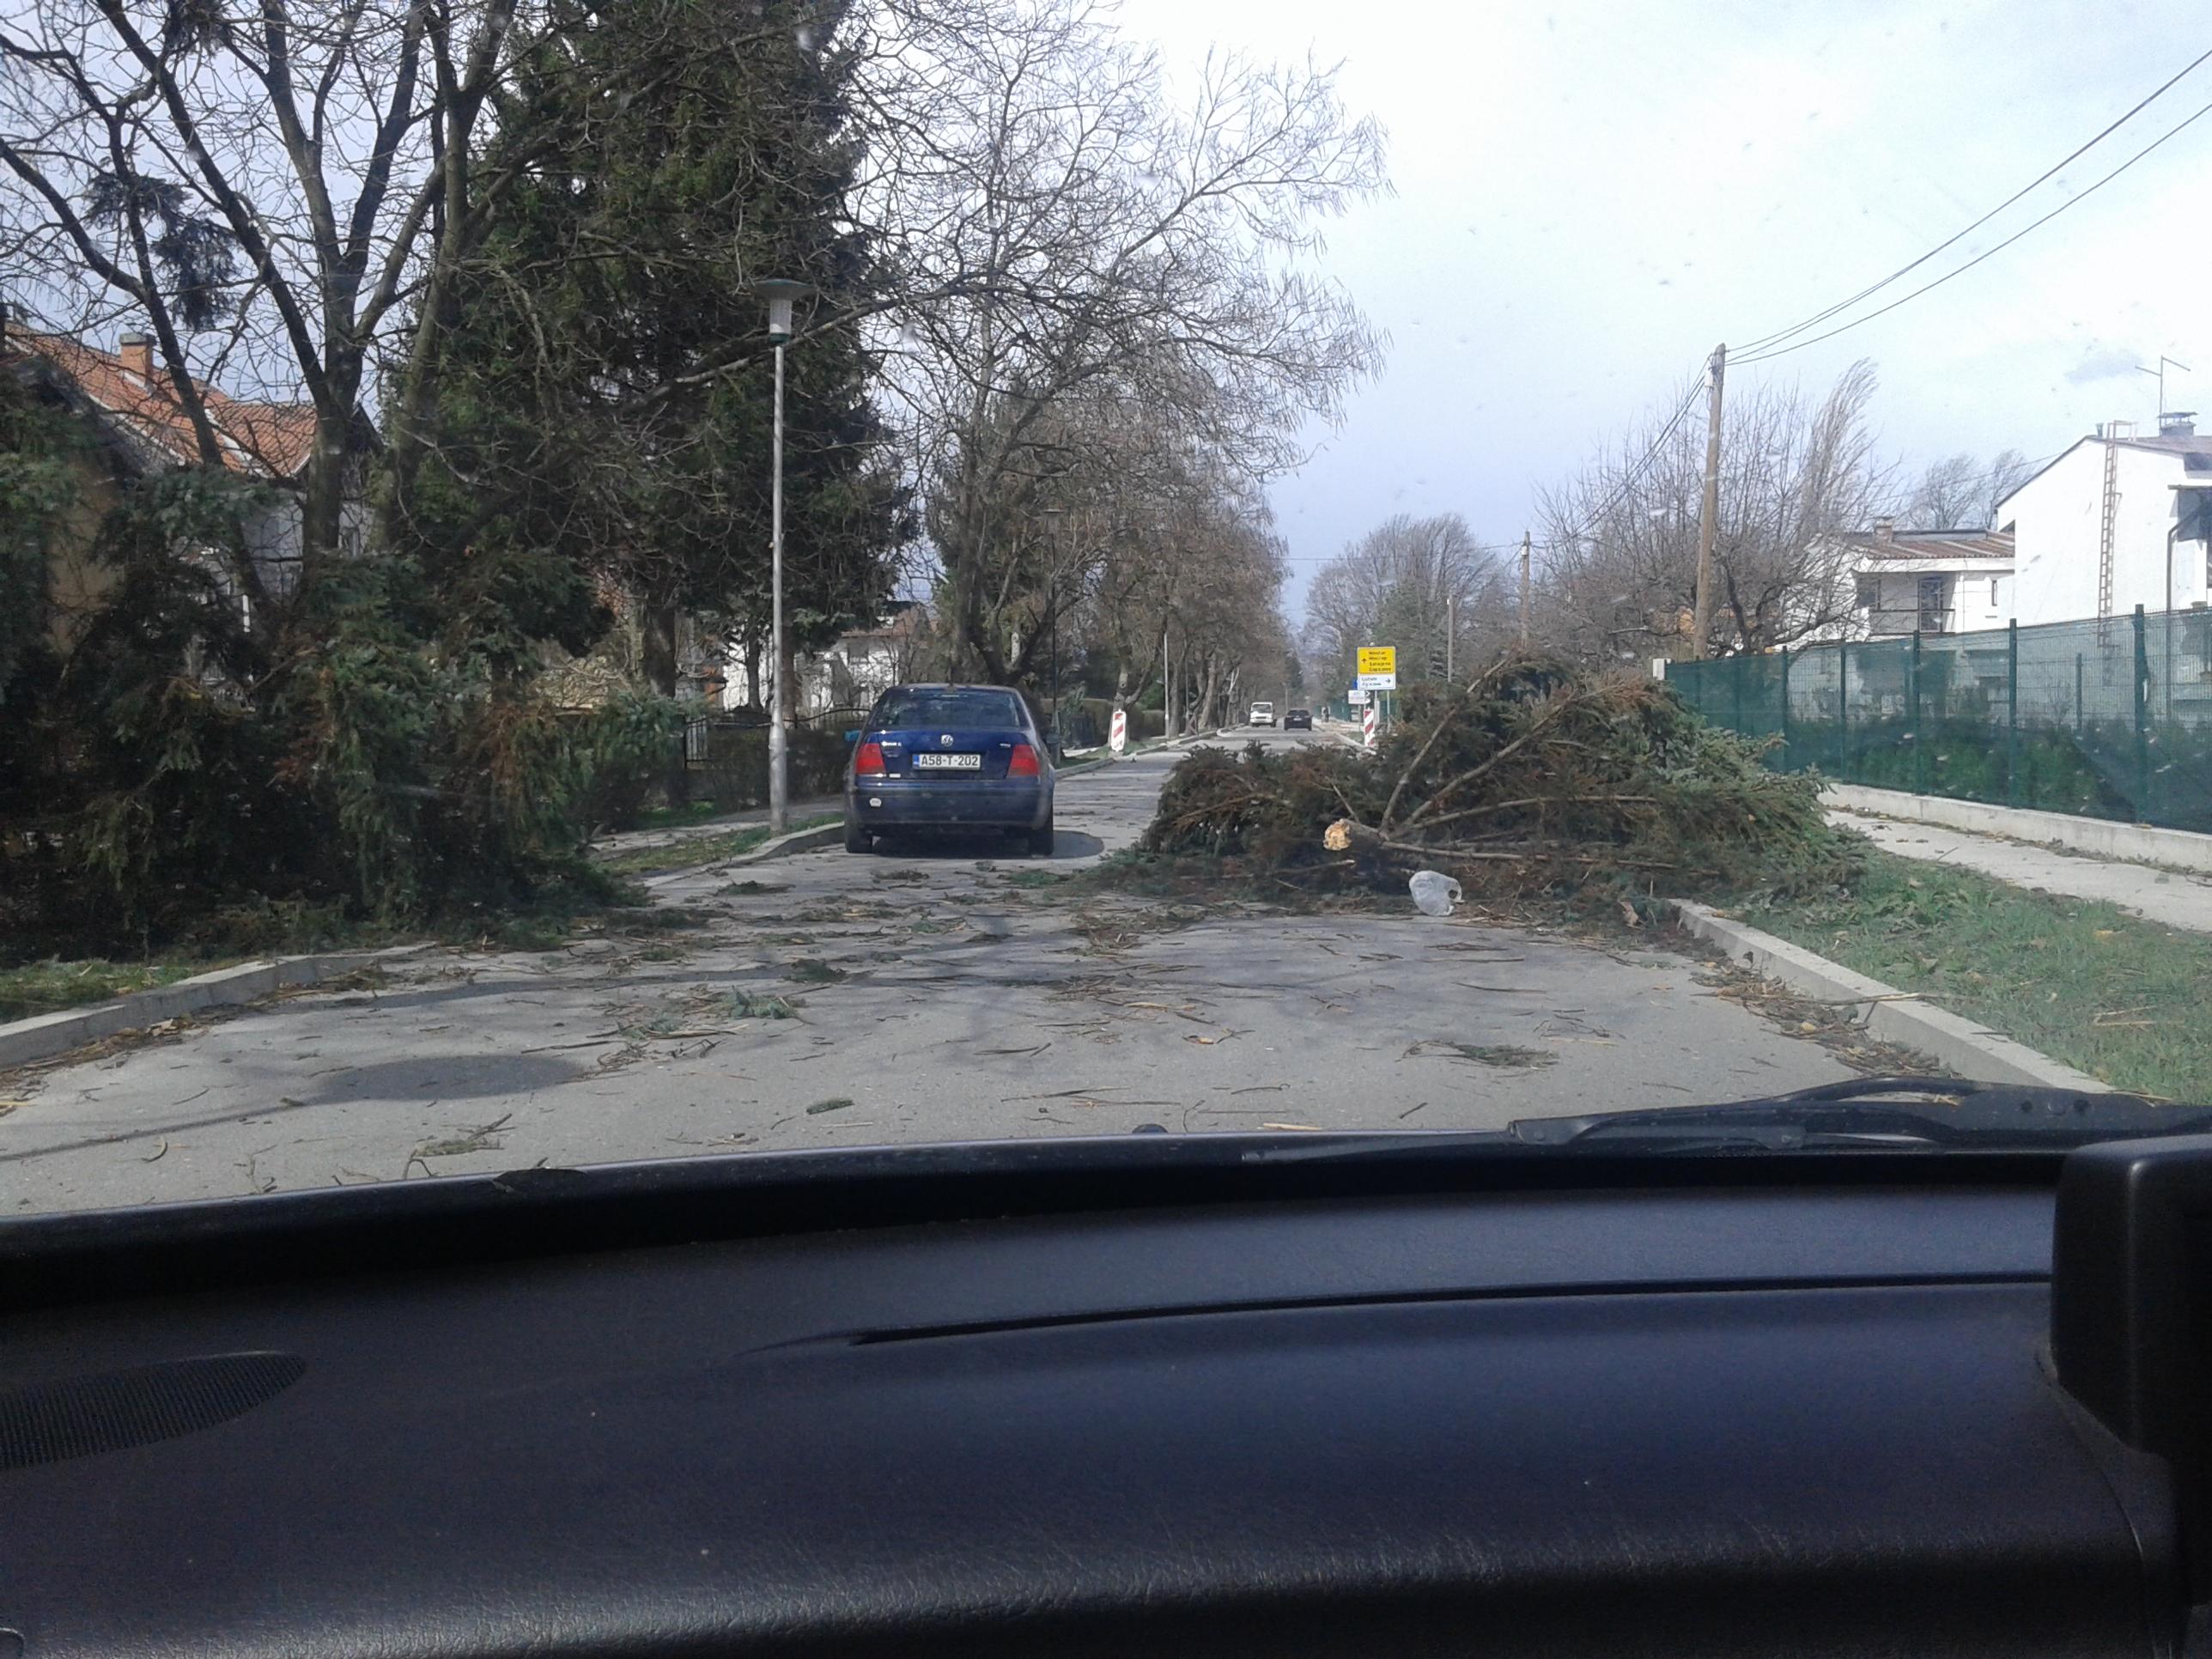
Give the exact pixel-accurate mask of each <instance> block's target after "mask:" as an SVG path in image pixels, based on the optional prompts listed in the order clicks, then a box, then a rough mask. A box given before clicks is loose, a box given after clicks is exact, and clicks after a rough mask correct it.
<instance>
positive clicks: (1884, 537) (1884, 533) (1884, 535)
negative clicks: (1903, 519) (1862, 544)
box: [1874, 519, 1897, 547]
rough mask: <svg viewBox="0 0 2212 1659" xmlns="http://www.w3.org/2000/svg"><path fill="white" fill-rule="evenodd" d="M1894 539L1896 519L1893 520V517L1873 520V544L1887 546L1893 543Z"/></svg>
mask: <svg viewBox="0 0 2212 1659" xmlns="http://www.w3.org/2000/svg"><path fill="white" fill-rule="evenodd" d="M1896 540H1897V520H1894V519H1876V520H1875V521H1874V544H1875V546H1876V547H1888V546H1891V545H1893V544H1894V543H1895V542H1896Z"/></svg>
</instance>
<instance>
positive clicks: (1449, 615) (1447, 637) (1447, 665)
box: [1444, 593, 2172, 685]
mask: <svg viewBox="0 0 2212 1659" xmlns="http://www.w3.org/2000/svg"><path fill="white" fill-rule="evenodd" d="M2166 608H2167V609H2168V610H2172V605H2168V606H2167V607H2166ZM1458 632H1459V595H1458V594H1456V593H1447V594H1445V595H1444V684H1446V685H1449V684H1452V683H1453V675H1452V636H1453V635H1455V634H1456V633H1458Z"/></svg>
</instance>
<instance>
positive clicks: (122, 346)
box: [115, 333, 154, 382]
mask: <svg viewBox="0 0 2212 1659" xmlns="http://www.w3.org/2000/svg"><path fill="white" fill-rule="evenodd" d="M115 344H116V355H117V356H120V357H121V358H122V359H123V367H124V368H127V369H129V370H130V371H131V373H132V374H136V375H137V377H138V378H139V379H140V380H146V381H149V382H150V381H151V380H153V378H154V343H153V342H152V341H151V340H149V339H148V338H147V337H145V336H144V335H143V334H137V333H132V334H126V335H125V336H124V337H122V338H121V339H119V340H118V341H117V342H116V343H115Z"/></svg>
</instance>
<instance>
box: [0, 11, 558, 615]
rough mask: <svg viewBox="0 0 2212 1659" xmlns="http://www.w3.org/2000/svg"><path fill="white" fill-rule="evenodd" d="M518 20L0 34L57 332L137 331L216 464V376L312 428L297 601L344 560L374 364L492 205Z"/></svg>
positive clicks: (35, 277)
mask: <svg viewBox="0 0 2212 1659" xmlns="http://www.w3.org/2000/svg"><path fill="white" fill-rule="evenodd" d="M515 3H516V0H342V3H338V4H336V5H332V6H329V7H315V8H307V9H301V8H299V7H297V6H296V5H295V4H294V3H293V0H254V3H252V4H250V5H249V4H246V3H245V0H176V3H167V0H33V3H32V4H31V5H30V6H29V7H28V8H27V9H25V10H23V11H21V12H20V13H18V14H17V15H16V17H15V21H11V22H9V24H7V25H5V26H0V180H4V185H0V218H4V221H5V222H7V223H8V224H9V226H10V228H11V235H12V240H11V246H10V248H9V252H10V255H11V258H13V259H14V260H15V261H19V262H20V264H21V269H22V270H23V272H24V277H25V279H26V280H27V283H28V284H29V285H31V286H32V287H33V288H34V289H35V290H36V293H37V295H38V296H39V298H40V301H42V304H41V306H40V309H41V310H42V311H45V312H47V313H58V319H59V320H60V321H61V322H62V323H63V324H64V326H68V327H70V328H72V329H73V330H74V329H81V328H83V327H85V326H87V325H91V324H94V323H96V322H97V321H99V320H100V319H102V318H110V319H112V318H115V317H118V316H128V317H133V318H140V319H143V320H144V321H145V323H146V325H147V326H148V327H149V329H150V331H151V332H152V334H153V336H154V340H155V347H156V349H157V350H158V352H159V356H160V362H161V368H162V369H163V371H164V372H165V374H166V376H167V383H168V385H169V386H170V387H171V388H172V389H173V392H174V394H175V396H176V398H177V400H178V402H179V404H180V405H181V407H182V408H183V409H184V410H185V411H186V413H187V415H188V416H189V418H190V420H191V424H192V428H193V430H194V432H195V434H196V436H197V442H198V446H199V450H200V454H201V458H202V459H203V460H204V462H206V463H207V464H209V465H220V464H222V461H223V460H224V459H225V458H224V454H223V443H222V438H221V437H219V436H218V435H217V433H216V430H215V428H214V427H213V425H212V423H211V422H210V421H209V419H208V417H207V414H206V410H205V399H204V395H203V392H202V388H203V387H204V386H206V385H207V384H209V383H210V381H211V380H212V379H213V378H214V377H215V376H216V375H217V374H222V375H224V376H225V378H227V379H229V380H232V381H233V382H234V384H235V383H237V382H239V381H240V380H244V381H247V382H251V383H253V388H254V389H260V388H267V389H269V390H270V391H272V392H274V393H275V394H276V396H278V397H280V398H300V399H302V400H304V401H305V402H306V403H307V404H308V405H309V406H310V408H311V409H312V410H313V422H314V442H313V453H312V457H311V459H310V460H309V462H308V464H307V469H306V473H305V483H304V488H303V491H302V500H301V574H302V580H303V583H305V582H311V581H312V580H313V574H314V573H315V570H316V568H318V566H319V563H320V562H322V561H323V560H325V559H326V558H327V557H328V556H330V555H331V554H332V553H333V552H335V551H336V550H337V547H338V545H339V540H340V522H341V516H342V511H343V499H344V495H345V494H346V491H347V487H348V476H349V471H350V470H352V469H354V468H356V466H357V464H358V459H359V449H360V445H361V442H362V436H363V433H364V431H365V428H366V422H365V420H364V414H365V410H364V404H365V400H366V396H367V393H368V388H369V386H370V382H371V377H372V373H373V369H374V355H375V352H376V349H377V348H378V346H379V344H380V342H385V341H389V342H390V343H392V344H393V346H394V347H395V349H397V350H398V352H399V353H400V354H401V356H402V360H403V362H404V358H405V356H407V355H408V353H409V347H410V344H411V345H413V346H416V347H419V346H420V345H421V344H422V342H423V341H424V339H425V337H427V335H428V332H429V331H432V330H434V329H435V326H436V325H437V321H438V319H439V314H440V307H439V304H438V295H439V289H440V285H441V283H442V282H443V281H444V280H445V277H446V276H447V273H448V272H449V270H450V269H451V266H452V263H453V255H454V254H455V252H458V250H459V248H461V247H462V246H465V245H466V243H467V242H468V241H469V240H470V239H471V236H472V235H473V234H475V232H476V229H477V227H478V225H479V224H480V222H481V217H482V215H483V213H484V212H485V211H487V210H488V204H489V201H490V200H491V199H492V197H494V196H495V193H496V192H495V191H488V190H487V189H486V188H484V185H483V181H475V182H474V183H472V181H471V179H470V177H469V173H468V166H469V160H470V157H471V155H472V154H473V152H474V142H473V141H474V136H475V131H476V128H477V123H478V121H479V118H481V117H482V115H483V112H484V109H485V106H486V102H487V100H488V98H489V95H490V94H491V91H492V88H493V84H494V82H495V77H496V76H497V75H498V73H499V71H500V69H501V64H502V60H503V52H504V48H505V46H506V44H507V39H508V36H509V33H510V31H511V30H512V28H513V22H514V7H515ZM410 336H411V341H410ZM409 404H410V398H409V396H408V393H407V390H406V389H404V388H403V391H402V395H401V396H400V398H398V402H397V407H398V409H399V410H401V411H403V412H402V415H401V418H400V419H399V421H398V433H399V435H400V437H401V439H402V441H403V442H404V438H405V435H406V432H407V429H408V428H407V422H406V421H405V418H404V410H406V409H407V408H408V407H409ZM239 574H240V578H241V580H245V581H246V582H247V583H248V584H249V586H252V585H253V582H254V573H253V572H252V571H251V570H243V571H241V572H240V573H239Z"/></svg>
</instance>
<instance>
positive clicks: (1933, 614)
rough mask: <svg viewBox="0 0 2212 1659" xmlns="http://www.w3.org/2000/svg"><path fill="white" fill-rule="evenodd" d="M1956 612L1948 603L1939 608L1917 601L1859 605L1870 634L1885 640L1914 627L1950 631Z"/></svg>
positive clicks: (1920, 630) (1909, 630)
mask: <svg viewBox="0 0 2212 1659" xmlns="http://www.w3.org/2000/svg"><path fill="white" fill-rule="evenodd" d="M1958 614H1959V613H1958V612H1957V611H1954V610H1951V609H1949V608H1948V607H1945V608H1943V609H1940V610H1939V609H1929V608H1925V607H1923V606H1920V605H1870V606H1863V607H1862V608H1861V609H1860V611H1859V619H1860V620H1861V621H1862V622H1863V623H1865V624H1866V630H1867V634H1868V636H1869V638H1872V639H1877V640H1888V639H1896V638H1898V637H1899V636H1901V635H1906V634H1911V633H1913V632H1915V631H1916V630H1917V632H1920V633H1923V634H1948V633H1950V632H1952V619H1953V618H1954V617H1956V616H1957V615H1958Z"/></svg>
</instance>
